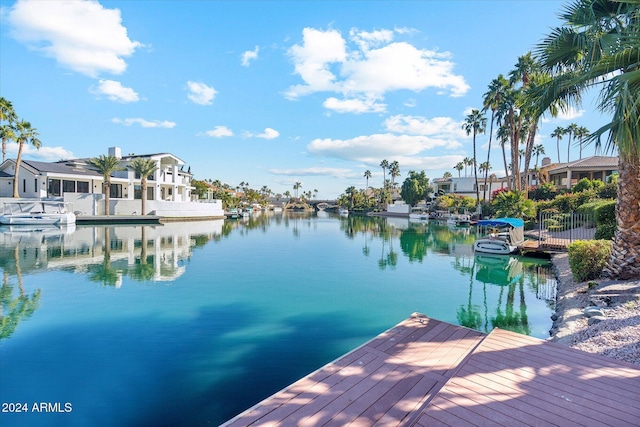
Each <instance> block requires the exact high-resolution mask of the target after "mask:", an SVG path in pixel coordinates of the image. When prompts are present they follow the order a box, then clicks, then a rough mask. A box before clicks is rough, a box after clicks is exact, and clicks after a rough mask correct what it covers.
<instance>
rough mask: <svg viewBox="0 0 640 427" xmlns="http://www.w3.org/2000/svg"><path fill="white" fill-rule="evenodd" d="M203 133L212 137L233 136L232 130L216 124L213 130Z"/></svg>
mask: <svg viewBox="0 0 640 427" xmlns="http://www.w3.org/2000/svg"><path fill="white" fill-rule="evenodd" d="M205 135H207V136H211V137H213V138H223V137H225V136H233V132H232V131H231V129H229V128H228V127H226V126H216V127H215V128H213V130H208V131H206V132H205Z"/></svg>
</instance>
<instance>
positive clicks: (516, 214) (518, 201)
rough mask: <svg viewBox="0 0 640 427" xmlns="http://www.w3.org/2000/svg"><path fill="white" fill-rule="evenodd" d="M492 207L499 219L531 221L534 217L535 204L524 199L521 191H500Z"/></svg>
mask: <svg viewBox="0 0 640 427" xmlns="http://www.w3.org/2000/svg"><path fill="white" fill-rule="evenodd" d="M492 205H493V207H494V208H495V210H496V215H497V216H499V217H507V218H512V217H513V218H522V219H532V218H535V216H536V206H535V203H534V202H533V201H532V200H529V199H527V198H526V197H524V193H523V192H522V191H501V192H500V193H498V194H497V195H496V197H495V198H494V199H493V202H492Z"/></svg>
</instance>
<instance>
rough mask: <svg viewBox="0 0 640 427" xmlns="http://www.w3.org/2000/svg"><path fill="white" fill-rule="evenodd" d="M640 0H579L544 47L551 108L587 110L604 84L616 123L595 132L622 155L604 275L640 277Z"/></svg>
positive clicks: (545, 96) (545, 95)
mask: <svg viewBox="0 0 640 427" xmlns="http://www.w3.org/2000/svg"><path fill="white" fill-rule="evenodd" d="M638 13H639V6H638V2H637V1H635V0H618V1H606V0H574V1H573V2H572V3H570V4H569V5H567V6H565V8H564V9H563V11H562V12H561V14H560V15H559V17H560V19H561V20H563V21H564V24H563V26H562V27H560V28H556V29H554V30H552V32H551V33H550V34H549V35H548V36H547V37H546V38H545V39H544V40H543V41H542V42H541V43H540V45H539V46H538V51H539V54H538V57H539V61H540V63H541V64H542V66H543V67H545V68H546V69H548V70H549V71H550V72H551V73H552V74H553V81H552V82H551V84H549V85H548V86H547V87H546V88H545V90H544V91H541V92H542V95H541V102H542V103H543V107H544V106H545V105H550V104H551V103H553V102H556V101H557V100H559V99H560V100H563V101H565V102H567V103H569V102H571V103H573V104H574V105H579V103H580V95H581V94H582V93H583V92H585V91H586V90H588V89H589V88H591V87H593V86H594V85H600V86H601V92H600V97H599V98H598V107H599V109H600V110H601V111H604V112H608V113H611V114H612V117H611V121H610V122H609V123H607V124H605V125H604V126H603V127H601V128H600V129H598V130H597V131H595V132H594V133H592V135H591V136H590V137H589V139H590V140H592V141H598V140H599V138H600V137H601V136H602V135H607V149H608V150H613V148H614V147H615V148H617V150H618V198H617V203H616V223H617V225H618V227H617V231H616V233H615V236H614V238H613V250H612V253H611V257H610V258H609V261H608V263H607V266H606V267H605V269H604V272H603V274H604V275H605V276H608V277H612V278H619V279H627V278H638V277H640V126H639V124H640V105H639V104H638V93H640V73H639V72H638V71H639V68H638V64H639V63H640V54H639V51H640V37H639V35H638V33H639V32H640V24H639V22H638Z"/></svg>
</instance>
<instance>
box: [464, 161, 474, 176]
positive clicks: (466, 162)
mask: <svg viewBox="0 0 640 427" xmlns="http://www.w3.org/2000/svg"><path fill="white" fill-rule="evenodd" d="M462 163H464V176H465V178H466V176H467V166H473V159H472V158H471V157H465V158H464V159H463V160H462Z"/></svg>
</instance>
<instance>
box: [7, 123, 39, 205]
mask: <svg viewBox="0 0 640 427" xmlns="http://www.w3.org/2000/svg"><path fill="white" fill-rule="evenodd" d="M15 130H16V142H17V143H18V156H17V157H16V173H15V176H14V179H13V197H15V198H18V197H20V193H19V192H18V172H20V163H21V162H22V150H23V148H24V144H25V143H28V144H31V145H33V146H34V147H36V148H37V149H39V148H40V146H41V145H42V142H41V141H40V140H39V139H38V131H37V130H36V128H33V127H31V123H29V122H27V121H25V120H20V121H19V122H18V123H16V124H15Z"/></svg>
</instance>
